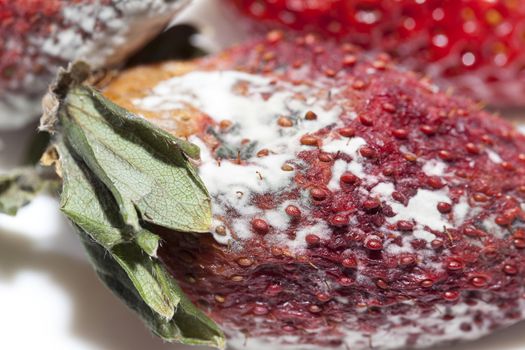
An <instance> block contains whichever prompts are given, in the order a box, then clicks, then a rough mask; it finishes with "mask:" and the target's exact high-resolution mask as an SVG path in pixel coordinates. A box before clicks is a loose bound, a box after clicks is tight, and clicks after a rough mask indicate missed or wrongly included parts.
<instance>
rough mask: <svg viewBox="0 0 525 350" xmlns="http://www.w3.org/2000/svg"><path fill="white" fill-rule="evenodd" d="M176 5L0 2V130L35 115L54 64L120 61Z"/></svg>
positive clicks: (155, 0) (107, 0) (106, 0)
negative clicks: (77, 60) (85, 61)
mask: <svg viewBox="0 0 525 350" xmlns="http://www.w3.org/2000/svg"><path fill="white" fill-rule="evenodd" d="M180 4H181V3H180V2H179V1H164V0H150V1H142V2H139V1H131V0H126V1H113V0H102V1H95V0H74V1H62V0H16V1H12V0H0V128H4V127H14V126H19V125H21V124H23V123H24V122H26V120H27V119H28V118H32V117H34V116H37V115H38V114H39V111H40V108H39V104H40V102H39V101H40V99H41V97H42V94H43V93H44V92H45V90H46V89H47V85H48V84H49V82H50V80H51V78H52V77H53V76H54V74H55V72H56V69H57V67H58V66H61V65H66V64H67V62H69V61H71V60H74V59H79V58H81V59H84V60H87V61H89V62H90V63H91V64H92V65H93V66H94V67H96V68H98V67H102V66H104V65H112V64H116V63H118V62H120V61H121V60H122V59H123V58H125V57H126V56H127V55H128V54H129V53H130V52H132V51H133V50H135V49H137V47H138V46H140V45H141V44H142V43H143V42H144V41H145V40H146V39H148V38H149V37H150V36H151V35H153V34H155V33H156V32H158V31H160V30H162V28H163V27H164V25H165V24H166V22H167V21H169V20H170V19H171V17H172V15H173V13H174V11H175V10H176V9H178V8H179V7H180ZM139 28H140V29H139Z"/></svg>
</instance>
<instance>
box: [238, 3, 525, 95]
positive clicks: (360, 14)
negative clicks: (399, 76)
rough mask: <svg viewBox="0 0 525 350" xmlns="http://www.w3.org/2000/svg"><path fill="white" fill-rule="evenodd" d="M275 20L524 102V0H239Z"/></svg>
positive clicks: (444, 80) (463, 87) (250, 11)
mask: <svg viewBox="0 0 525 350" xmlns="http://www.w3.org/2000/svg"><path fill="white" fill-rule="evenodd" d="M233 2H234V3H235V4H236V5H237V7H238V8H239V9H240V10H241V11H242V12H243V13H245V14H247V15H249V16H251V17H254V18H256V19H257V20H260V21H264V22H267V23H272V24H278V25H282V26H286V27H290V28H293V29H298V30H314V31H319V32H322V33H324V34H328V35H331V36H337V37H339V38H342V39H344V40H350V41H351V42H353V43H356V44H359V45H361V46H362V47H365V48H368V49H378V50H381V51H386V52H388V53H390V54H391V55H393V56H394V57H396V58H399V60H400V61H401V62H402V63H404V64H406V65H407V66H408V67H409V68H412V69H416V70H418V71H421V72H424V73H426V74H429V75H430V76H432V77H434V78H436V79H437V81H438V82H439V83H441V84H443V85H444V86H454V87H457V89H458V90H460V91H461V92H464V93H467V94H470V95H471V96H473V97H475V98H478V99H482V100H486V101H488V102H490V103H493V104H496V105H524V101H525V100H524V99H523V95H524V93H525V71H524V67H525V66H524V64H525V52H524V50H523V47H525V7H523V6H522V4H521V2H520V1H516V0H495V1H483V0H459V1H442V0H427V1H414V0H400V1H383V0H365V1H354V0H330V1H294V0H272V1H269V0H268V1H264V0H233Z"/></svg>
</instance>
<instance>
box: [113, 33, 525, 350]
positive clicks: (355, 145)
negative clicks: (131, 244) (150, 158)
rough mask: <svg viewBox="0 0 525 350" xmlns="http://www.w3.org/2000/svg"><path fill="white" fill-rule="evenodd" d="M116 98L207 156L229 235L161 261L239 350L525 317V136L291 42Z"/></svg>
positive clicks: (424, 87)
mask: <svg viewBox="0 0 525 350" xmlns="http://www.w3.org/2000/svg"><path fill="white" fill-rule="evenodd" d="M144 69H145V70H144ZM140 72H142V75H140V74H139V73H140ZM148 72H149V73H148ZM146 73H147V77H153V78H150V80H151V79H154V80H155V79H156V80H157V82H156V83H154V84H152V82H151V81H150V82H146V81H145V79H146V75H144V74H146ZM137 74H139V76H141V77H143V78H142V80H140V79H138V78H139V76H137ZM125 82H127V85H122V84H124V83H125ZM106 94H107V95H108V96H110V97H111V98H113V99H115V100H116V101H118V102H119V103H123V102H124V101H125V100H126V96H128V97H127V99H128V102H127V104H126V106H127V107H128V108H130V109H132V110H133V108H135V109H136V111H138V112H139V113H141V114H143V115H144V116H146V117H147V118H149V119H150V120H152V121H153V122H155V123H157V124H158V125H161V126H162V127H164V128H166V129H168V130H174V132H176V133H177V134H179V135H186V136H188V137H189V139H190V140H191V141H192V142H194V143H196V144H197V145H199V146H200V147H201V152H202V161H201V163H200V164H199V166H198V170H199V175H200V177H201V178H202V180H203V181H204V183H205V185H206V187H207V189H208V191H209V193H210V196H211V200H212V210H213V227H212V229H211V233H212V235H209V236H202V235H196V236H192V235H179V234H176V233H173V232H167V231H164V232H160V234H161V235H162V236H163V238H164V243H163V244H162V247H161V249H160V250H159V256H160V258H161V259H162V260H163V261H164V263H165V264H166V266H167V267H168V268H169V269H170V271H171V272H172V273H173V275H174V276H176V278H177V279H178V280H179V281H180V282H181V285H182V287H183V289H184V291H185V292H186V293H187V294H188V295H189V296H190V297H191V299H192V300H193V301H194V302H195V303H196V304H197V305H199V306H200V307H201V308H202V309H203V310H204V311H206V312H207V313H208V314H209V315H210V316H211V317H212V318H213V319H214V320H215V321H217V322H218V323H219V324H220V325H221V326H222V327H223V329H224V330H225V332H226V333H227V335H228V337H229V342H230V345H231V346H232V347H234V348H247V349H250V350H253V349H259V348H261V349H268V348H271V349H318V348H335V349H371V348H374V349H405V348H412V347H425V346H430V345H434V344H437V343H443V342H451V341H457V340H468V339H475V338H478V337H481V336H483V335H485V334H488V333H490V332H492V331H493V330H495V329H498V328H501V327H504V326H508V325H510V324H513V323H515V322H517V321H519V320H521V319H522V318H523V314H522V309H523V306H524V301H523V295H524V294H523V293H524V287H523V286H524V281H523V280H524V276H525V272H524V271H523V266H524V263H525V250H524V249H525V224H524V222H525V213H524V212H523V209H522V207H523V203H524V196H525V180H524V179H525V177H524V175H525V137H524V136H523V135H521V134H520V133H518V132H517V131H516V130H515V129H514V127H513V126H512V125H510V124H509V123H508V122H506V121H504V120H502V119H500V118H499V117H497V116H494V115H492V114H490V113H487V112H485V111H483V110H482V109H481V106H480V105H479V104H477V103H474V102H473V101H471V100H469V99H466V98H461V97H455V96H451V94H450V92H443V91H441V90H440V89H439V88H438V87H437V86H435V85H434V84H432V82H431V81H429V80H428V79H427V78H423V77H421V76H420V75H418V74H415V73H411V72H406V71H404V70H399V69H397V68H396V67H395V65H394V64H393V63H392V62H391V60H390V58H389V56H387V55H384V54H379V55H371V54H365V53H363V52H361V51H359V50H357V49H356V48H355V47H354V46H352V45H348V44H340V43H338V42H335V41H330V40H326V39H322V38H320V37H317V36H315V35H305V36H298V37H290V36H288V35H286V34H283V33H282V32H278V31H273V32H270V33H269V34H268V35H267V37H266V38H265V39H264V40H258V41H257V40H256V41H253V42H249V43H246V44H243V45H241V46H238V47H235V48H232V49H230V50H227V51H225V52H222V53H220V54H218V55H216V56H212V57H209V58H205V59H201V60H197V61H193V62H191V63H184V64H179V65H178V64H177V63H166V64H164V65H160V66H154V67H150V68H140V69H136V70H133V71H131V72H129V73H124V74H123V75H121V76H120V77H119V79H118V84H116V85H114V86H112V85H110V86H109V87H108V88H107V89H106ZM127 94H130V95H127ZM191 120H194V121H195V122H192V123H191V126H190V127H186V128H185V129H184V130H185V131H181V129H180V128H178V127H177V124H180V123H187V122H188V121H191ZM188 130H190V132H189V133H188ZM212 236H213V237H212Z"/></svg>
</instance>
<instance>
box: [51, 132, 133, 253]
mask: <svg viewBox="0 0 525 350" xmlns="http://www.w3.org/2000/svg"><path fill="white" fill-rule="evenodd" d="M56 147H57V151H58V153H59V155H60V166H61V168H62V172H63V174H62V176H63V185H62V194H61V196H60V198H61V203H60V209H61V210H62V211H63V212H64V213H65V214H66V215H67V216H68V217H69V219H70V220H71V221H73V222H74V223H75V224H76V225H78V226H79V227H80V228H82V229H83V230H84V231H86V232H88V233H89V235H90V236H91V237H92V238H93V239H94V240H96V241H97V242H98V243H99V244H101V245H102V246H103V247H104V248H106V249H111V248H112V247H113V246H115V245H117V244H120V243H123V242H125V241H129V240H131V239H132V238H133V233H132V232H131V231H129V230H126V229H125V224H124V221H123V220H122V218H121V217H120V215H119V210H118V205H117V203H116V201H115V199H114V198H113V196H112V195H111V192H109V191H108V189H107V188H106V187H105V186H104V184H103V183H102V182H101V181H100V180H98V179H97V178H96V177H94V176H93V174H91V173H90V172H89V169H87V167H86V166H85V165H84V164H83V163H81V162H79V161H77V160H76V159H74V158H73V156H72V155H71V154H70V152H69V151H68V149H67V148H66V146H65V145H64V144H63V143H62V142H57V143H56Z"/></svg>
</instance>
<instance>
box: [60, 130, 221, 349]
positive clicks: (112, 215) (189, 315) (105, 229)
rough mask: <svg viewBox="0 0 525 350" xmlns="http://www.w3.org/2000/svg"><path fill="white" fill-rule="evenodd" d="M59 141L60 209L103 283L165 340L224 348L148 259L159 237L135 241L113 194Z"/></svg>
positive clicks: (145, 234) (146, 235)
mask: <svg viewBox="0 0 525 350" xmlns="http://www.w3.org/2000/svg"><path fill="white" fill-rule="evenodd" d="M56 141H57V144H56V148H57V150H58V153H59V156H60V164H61V169H62V172H63V179H64V184H63V192H62V201H61V208H62V210H63V211H64V212H65V213H66V214H67V216H68V217H69V218H70V219H71V220H72V221H73V222H74V223H75V225H76V227H77V229H78V232H79V235H80V237H81V238H82V240H83V242H84V245H85V247H86V250H87V251H88V254H89V255H90V257H91V260H92V263H93V264H94V266H95V269H96V271H97V273H98V274H99V276H100V277H101V279H102V280H103V281H104V282H105V283H106V285H107V286H108V287H109V288H110V289H111V290H113V292H115V294H117V295H118V296H119V297H120V298H122V299H123V300H124V301H125V302H126V303H127V304H128V305H129V306H130V307H132V308H133V309H134V310H135V311H136V312H137V313H138V314H139V315H140V316H141V318H142V319H143V320H144V321H145V322H146V324H147V325H148V326H149V328H150V329H151V330H152V331H153V332H154V333H155V334H157V335H159V336H160V337H162V338H163V339H164V340H167V341H172V342H180V343H184V344H192V345H193V344H196V345H207V346H215V347H217V348H220V349H223V348H224V347H225V339H224V335H223V334H222V332H221V330H220V329H219V328H218V326H217V325H216V324H215V323H214V322H213V321H212V320H210V319H209V318H208V317H207V316H206V315H205V314H203V313H202V312H201V311H200V310H198V309H197V308H196V307H195V306H194V305H193V304H192V303H191V302H190V301H189V300H188V298H187V297H186V296H185V295H184V293H183V292H182V290H181V289H180V287H179V286H178V284H177V282H176V281H175V280H174V279H173V278H172V277H171V275H169V273H168V272H167V271H166V270H165V269H164V267H163V266H162V265H161V263H160V262H159V261H158V260H157V259H154V258H151V257H150V256H149V255H148V254H150V255H152V254H151V253H152V252H156V249H157V247H158V243H159V237H158V236H157V235H155V234H153V233H151V232H149V231H148V230H146V229H143V228H142V229H141V230H140V232H138V233H137V234H136V236H135V241H134V240H133V236H132V235H131V232H130V231H129V227H128V226H127V225H126V224H125V223H124V221H123V220H122V218H121V217H120V216H119V207H118V204H117V202H116V201H115V199H114V198H113V197H112V196H111V192H110V191H109V190H108V189H107V188H106V187H105V185H104V184H103V183H102V182H100V181H99V180H98V179H97V178H96V177H94V176H93V174H92V173H90V171H89V169H88V168H87V166H86V165H85V164H84V163H83V162H82V161H81V160H79V159H77V158H75V156H74V155H72V154H71V153H70V151H69V150H68V148H67V147H66V146H65V145H64V144H63V143H61V141H60V138H57V139H56Z"/></svg>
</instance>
